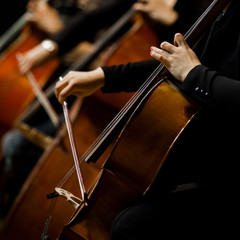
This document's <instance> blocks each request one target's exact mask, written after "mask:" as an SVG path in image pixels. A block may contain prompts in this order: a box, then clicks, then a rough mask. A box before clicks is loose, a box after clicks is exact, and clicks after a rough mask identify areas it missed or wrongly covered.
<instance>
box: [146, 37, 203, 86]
mask: <svg viewBox="0 0 240 240" xmlns="http://www.w3.org/2000/svg"><path fill="white" fill-rule="evenodd" d="M150 55H151V56H152V57H153V58H155V59H156V60H158V61H160V62H161V63H163V64H164V66H165V67H166V68H167V69H168V71H169V72H170V73H171V74H172V75H173V76H174V77H175V78H176V79H177V80H179V81H181V82H183V81H184V79H185V78H186V76H187V74H188V73H189V72H190V71H191V70H192V69H193V68H194V67H196V66H197V65H200V64H201V63H200V60H199V59H198V57H197V55H196V54H195V53H194V51H193V50H192V49H191V48H190V47H189V46H188V44H187V42H186V40H185V39H184V37H183V35H182V34H180V33H177V34H175V37H174V45H173V44H170V43H169V42H163V43H161V44H160V48H157V47H151V52H150Z"/></svg>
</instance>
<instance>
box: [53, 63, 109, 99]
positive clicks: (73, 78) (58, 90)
mask: <svg viewBox="0 0 240 240" xmlns="http://www.w3.org/2000/svg"><path fill="white" fill-rule="evenodd" d="M104 81H105V76H104V72H103V70H102V68H100V67H99V68H97V69H95V70H92V71H88V72H80V71H70V72H68V73H67V74H66V75H65V76H64V77H63V79H62V80H61V81H58V82H57V83H56V87H55V95H56V97H57V99H58V101H59V102H60V103H61V104H63V102H64V101H65V99H66V98H67V97H68V96H70V95H74V96H77V97H85V96H89V95H91V94H92V93H94V92H95V91H97V90H98V89H99V88H101V87H102V86H103V85H104Z"/></svg>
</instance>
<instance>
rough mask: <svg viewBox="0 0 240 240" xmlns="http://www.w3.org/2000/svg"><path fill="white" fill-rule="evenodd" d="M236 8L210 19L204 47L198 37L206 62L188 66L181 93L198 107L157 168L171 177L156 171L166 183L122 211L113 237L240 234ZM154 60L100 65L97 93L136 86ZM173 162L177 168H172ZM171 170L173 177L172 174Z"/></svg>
mask: <svg viewBox="0 0 240 240" xmlns="http://www.w3.org/2000/svg"><path fill="white" fill-rule="evenodd" d="M239 12H240V2H239V1H237V0H235V1H232V4H231V5H230V7H229V9H228V11H227V12H226V14H225V15H222V16H220V17H219V18H217V20H216V22H215V23H214V28H213V29H212V30H211V33H210V35H209V36H208V45H207V46H204V44H203V43H204V42H206V39H203V40H202V42H201V43H200V44H199V47H197V48H196V53H197V54H198V56H199V57H201V62H202V64H203V65H201V66H197V67H195V68H194V69H193V70H192V71H190V73H189V74H188V76H187V77H186V79H185V80H184V82H183V83H182V85H181V91H182V92H183V94H186V95H189V96H191V97H192V98H194V99H195V100H196V101H198V102H199V103H200V104H201V105H202V106H203V109H202V110H201V111H200V112H199V113H198V114H197V115H196V116H195V117H194V118H193V119H192V120H191V123H190V125H189V126H188V128H187V129H186V130H185V132H184V134H183V141H182V142H180V143H179V144H178V145H177V147H176V149H175V150H174V151H173V152H172V153H171V154H170V159H169V160H168V161H166V163H165V166H163V169H162V171H163V172H164V171H165V169H167V170H168V171H170V172H169V176H170V177H168V176H167V174H165V175H166V177H165V178H162V176H161V174H162V173H161V171H160V174H159V179H161V181H163V182H161V183H158V182H156V183H155V185H154V187H153V189H152V190H150V192H149V194H147V196H146V198H143V199H142V200H141V201H140V202H136V204H134V205H133V206H131V207H129V208H128V209H126V210H125V211H123V212H122V213H120V214H119V216H118V217H117V218H116V220H115V222H114V224H113V231H112V239H113V240H116V239H138V240H139V239H172V238H173V237H180V236H181V237H183V238H184V239H196V238H198V237H199V238H200V237H201V239H203V238H205V237H206V236H210V237H214V238H217V237H220V236H221V237H222V236H224V235H225V234H226V237H227V238H228V239H230V238H232V234H233V235H234V234H237V228H236V225H237V221H238V220H237V219H236V216H238V215H239V213H240V211H239V210H240V209H239V207H238V202H239V196H238V191H237V190H238V185H239V180H240V179H239V173H238V161H237V160H238V155H239V151H238V137H239V134H240V127H239V121H240V114H239V109H240V108H239V107H240V98H239V93H240V81H239V80H240V78H239V73H240V68H239V67H238V65H239V56H240V52H239V50H240V49H239V44H240V35H239V34H240V24H239V21H240V18H239V16H238V13H239ZM202 46H204V52H202V51H203V48H201V47H202ZM158 65H159V63H158V62H157V61H156V60H148V61H144V62H138V63H130V64H128V65H122V66H115V67H103V70H104V73H105V77H106V81H105V86H104V87H103V88H102V90H103V91H104V92H110V91H115V92H117V91H136V90H137V89H138V87H139V86H141V84H142V83H143V81H145V80H146V79H147V77H148V76H149V75H150V74H151V73H152V72H153V70H154V69H155V68H156V67H157V66H158ZM163 104H167V103H163ZM159 117H161V116H159ZM163 127H164V126H163ZM173 159H175V161H174V163H175V165H174V164H173V165H171V163H173V162H172V161H173ZM172 173H174V174H177V176H176V177H174V178H171V177H172V176H173V174H172ZM164 181H165V183H166V185H167V186H171V188H169V189H168V193H167V194H166V189H164V188H163V189H164V192H163V189H162V188H161V187H162V185H164ZM169 181H172V183H171V184H169ZM173 186H175V187H173ZM186 186H190V187H189V188H188V187H187V188H188V189H186ZM146 232H147V234H146ZM151 234H152V235H151ZM200 235H201V236H200ZM230 235H231V236H230Z"/></svg>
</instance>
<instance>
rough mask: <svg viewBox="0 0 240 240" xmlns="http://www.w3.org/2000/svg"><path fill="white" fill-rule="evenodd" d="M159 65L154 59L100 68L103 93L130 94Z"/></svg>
mask: <svg viewBox="0 0 240 240" xmlns="http://www.w3.org/2000/svg"><path fill="white" fill-rule="evenodd" d="M159 64H160V63H159V62H158V61H157V60H155V59H150V60H145V61H139V62H134V63H128V64H122V65H117V66H105V67H102V69H103V71H104V74H105V86H104V87H103V88H102V91H103V92H121V91H126V92H131V91H137V89H138V88H139V87H140V86H141V85H142V84H143V83H144V81H146V80H147V78H148V77H149V76H150V75H151V73H152V72H153V71H154V70H155V69H156V68H157V66H158V65H159Z"/></svg>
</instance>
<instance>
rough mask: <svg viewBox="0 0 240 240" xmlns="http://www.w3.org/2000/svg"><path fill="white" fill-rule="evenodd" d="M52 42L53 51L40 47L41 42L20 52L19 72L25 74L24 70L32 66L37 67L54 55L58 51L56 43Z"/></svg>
mask: <svg viewBox="0 0 240 240" xmlns="http://www.w3.org/2000/svg"><path fill="white" fill-rule="evenodd" d="M52 43H53V44H54V48H55V50H54V51H53V52H49V51H47V50H46V49H44V48H43V47H42V45H41V44H39V45H37V46H35V47H34V48H32V49H31V50H29V51H27V52H25V53H24V54H22V57H21V59H20V61H19V71H20V73H21V74H26V72H28V71H30V70H31V69H33V68H34V67H37V66H39V65H41V64H43V63H45V62H46V61H47V60H49V59H50V58H52V57H53V56H55V55H56V54H57V52H58V45H57V44H56V43H55V42H53V41H52Z"/></svg>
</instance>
